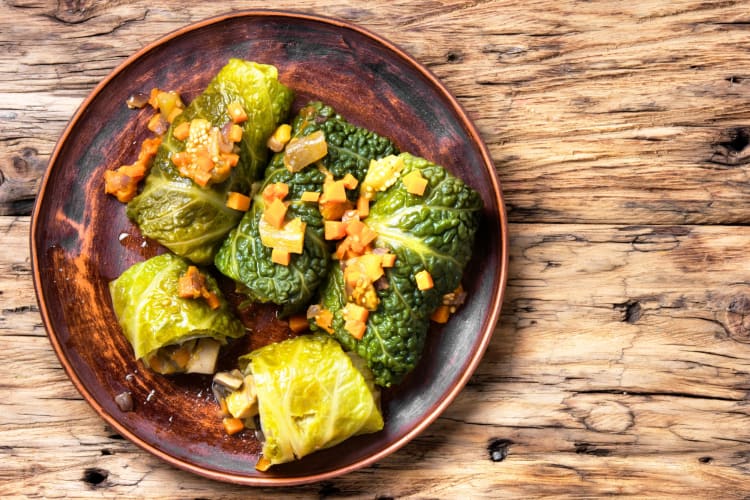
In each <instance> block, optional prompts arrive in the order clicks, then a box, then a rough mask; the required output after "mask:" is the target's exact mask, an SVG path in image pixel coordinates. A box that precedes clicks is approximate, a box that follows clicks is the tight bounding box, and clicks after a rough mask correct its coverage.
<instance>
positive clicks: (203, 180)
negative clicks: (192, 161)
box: [180, 170, 211, 187]
mask: <svg viewBox="0 0 750 500" xmlns="http://www.w3.org/2000/svg"><path fill="white" fill-rule="evenodd" d="M180 173H182V170H181V171H180ZM190 174H191V175H186V176H185V177H190V178H191V179H193V180H194V181H195V183H196V184H198V185H199V186H200V187H206V186H207V185H208V182H209V181H210V180H211V174H209V173H208V172H204V171H202V170H196V171H194V172H190Z"/></svg>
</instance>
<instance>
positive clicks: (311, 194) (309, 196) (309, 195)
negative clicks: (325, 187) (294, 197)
mask: <svg viewBox="0 0 750 500" xmlns="http://www.w3.org/2000/svg"><path fill="white" fill-rule="evenodd" d="M299 199H300V201H310V202H313V203H317V202H318V200H319V199H320V193H318V192H317V191H305V192H304V193H302V196H300V198H299Z"/></svg>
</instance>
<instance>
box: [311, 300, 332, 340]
mask: <svg viewBox="0 0 750 500" xmlns="http://www.w3.org/2000/svg"><path fill="white" fill-rule="evenodd" d="M307 319H309V320H312V321H313V322H314V323H315V324H316V325H317V326H319V327H320V328H322V329H323V330H325V331H327V332H328V333H333V328H331V325H332V324H333V313H332V312H331V311H330V310H328V309H325V308H322V307H320V305H318V304H313V305H311V306H310V307H308V308H307Z"/></svg>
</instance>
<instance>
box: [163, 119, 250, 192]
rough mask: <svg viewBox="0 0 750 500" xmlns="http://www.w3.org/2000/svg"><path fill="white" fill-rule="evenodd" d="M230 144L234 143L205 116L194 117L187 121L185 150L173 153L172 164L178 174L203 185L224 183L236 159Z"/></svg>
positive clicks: (237, 156)
mask: <svg viewBox="0 0 750 500" xmlns="http://www.w3.org/2000/svg"><path fill="white" fill-rule="evenodd" d="M182 125H184V124H181V125H179V126H178V127H177V129H180V127H182ZM230 130H231V129H230ZM183 133H184V130H180V134H181V135H182V134H183ZM175 137H176V138H178V137H177V136H175ZM233 147H234V143H233V142H232V141H231V140H230V139H229V138H228V137H227V136H226V135H225V134H222V132H221V130H219V128H218V127H214V126H212V125H211V122H209V121H208V120H206V119H204V118H195V119H193V120H191V121H190V122H189V126H188V135H187V137H186V138H185V150H184V151H181V152H179V153H175V154H173V155H172V163H174V164H175V166H177V169H178V171H179V172H180V175H182V176H183V177H187V178H189V179H192V180H193V181H195V183H196V184H198V185H199V186H201V187H205V186H207V185H209V184H216V183H219V182H224V181H225V180H226V179H227V178H228V177H229V175H230V174H231V173H232V168H233V167H235V166H236V165H237V163H238V162H239V155H237V154H236V153H233V152H232V150H233Z"/></svg>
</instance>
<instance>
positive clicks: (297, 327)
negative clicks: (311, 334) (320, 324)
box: [289, 314, 310, 333]
mask: <svg viewBox="0 0 750 500" xmlns="http://www.w3.org/2000/svg"><path fill="white" fill-rule="evenodd" d="M309 328H310V323H309V322H308V321H307V316H305V315H304V314H296V315H294V316H291V317H289V329H290V330H291V331H292V332H294V333H302V332H304V331H305V330H307V329H309Z"/></svg>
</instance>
